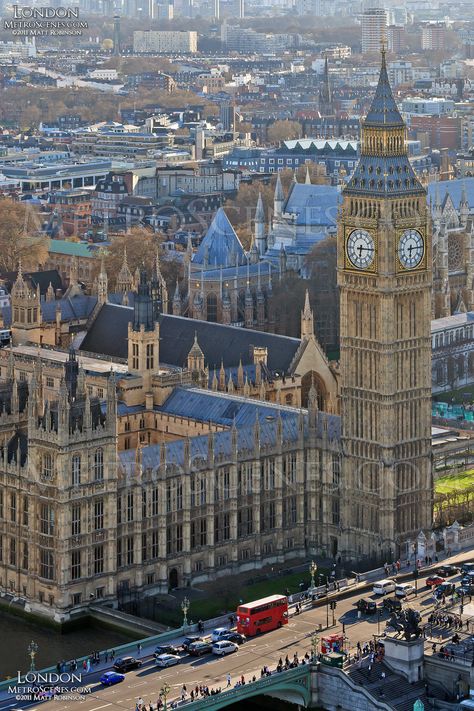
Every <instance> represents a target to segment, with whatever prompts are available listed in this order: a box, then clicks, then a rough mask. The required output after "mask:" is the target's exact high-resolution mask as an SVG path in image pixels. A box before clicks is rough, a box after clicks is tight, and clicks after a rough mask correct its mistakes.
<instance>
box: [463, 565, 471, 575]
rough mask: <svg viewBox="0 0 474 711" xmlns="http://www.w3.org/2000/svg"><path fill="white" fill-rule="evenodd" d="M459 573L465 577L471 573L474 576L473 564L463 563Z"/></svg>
mask: <svg viewBox="0 0 474 711" xmlns="http://www.w3.org/2000/svg"><path fill="white" fill-rule="evenodd" d="M461 573H465V574H466V575H469V574H471V573H472V574H473V575H474V563H463V564H462V565H461Z"/></svg>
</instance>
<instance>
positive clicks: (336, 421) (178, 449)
mask: <svg viewBox="0 0 474 711" xmlns="http://www.w3.org/2000/svg"><path fill="white" fill-rule="evenodd" d="M188 392H193V391H192V390H190V391H188ZM200 395H201V396H204V397H205V396H206V393H205V392H203V391H201V392H200ZM220 397H222V398H223V400H224V401H229V404H232V402H234V403H237V402H238V401H239V400H242V398H238V397H232V396H220ZM216 399H217V398H216ZM268 405H269V403H267V405H266V406H263V408H262V407H261V404H260V403H259V402H258V401H249V402H248V406H249V408H250V409H251V408H252V407H253V413H250V412H249V414H248V420H249V423H248V424H243V425H240V426H237V451H238V452H239V453H240V457H242V456H245V453H246V452H252V451H253V448H254V445H255V428H254V423H255V420H256V416H257V413H259V409H265V408H266V407H267V406H268ZM278 410H280V412H281V415H282V432H283V441H284V442H295V441H297V439H298V430H299V426H298V421H299V412H298V411H297V410H295V409H294V408H278V407H276V406H275V409H274V410H273V411H272V416H273V417H274V419H273V420H271V421H268V420H267V419H265V420H264V421H261V422H260V436H259V441H260V445H261V446H263V447H265V446H273V445H275V444H276V443H277V438H278V434H277V431H278V420H277V417H278ZM285 410H287V414H285ZM183 416H184V413H183ZM303 417H304V425H303V426H304V436H306V435H307V417H306V415H304V416H303ZM259 419H260V418H259ZM250 422H253V424H250ZM324 424H326V425H327V434H328V438H329V440H336V441H337V440H339V438H340V433H341V423H340V417H339V416H338V415H327V414H325V413H319V414H318V422H317V435H318V436H319V437H321V436H322V434H323V429H324ZM213 440H214V442H213V448H214V453H215V455H216V456H219V457H222V459H221V460H220V461H219V463H220V464H225V463H226V462H230V461H232V456H233V453H232V432H231V430H230V429H228V430H225V431H223V432H216V433H214V434H213ZM208 443H209V435H200V436H197V437H191V438H190V439H189V454H190V460H191V466H192V468H193V464H194V468H197V467H199V466H200V462H198V461H197V460H198V459H202V460H204V462H206V461H207V456H208ZM184 445H185V441H184V440H183V439H181V440H173V441H171V442H168V443H167V444H166V445H165V451H166V463H167V464H175V465H177V466H180V467H184V465H185V462H184ZM162 446H163V445H159V444H154V445H150V446H148V447H143V448H142V449H141V450H140V455H141V462H142V466H143V469H148V468H151V469H156V468H157V467H159V465H160V453H161V448H162ZM119 458H120V463H121V465H122V467H123V469H124V470H125V471H126V472H127V473H128V474H130V475H132V476H133V475H134V474H138V471H137V465H136V452H135V450H133V449H128V450H125V451H122V452H120V453H119Z"/></svg>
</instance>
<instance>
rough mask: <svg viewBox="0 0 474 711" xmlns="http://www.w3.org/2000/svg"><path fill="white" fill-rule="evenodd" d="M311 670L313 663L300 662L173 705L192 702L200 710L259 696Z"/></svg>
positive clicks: (180, 705) (307, 673) (196, 709)
mask: <svg viewBox="0 0 474 711" xmlns="http://www.w3.org/2000/svg"><path fill="white" fill-rule="evenodd" d="M310 672H311V664H310V663H309V662H308V663H307V664H299V665H298V666H297V667H295V668H294V669H286V670H283V671H276V670H274V671H272V672H270V673H269V674H268V675H267V676H264V677H263V678H261V679H257V680H256V681H246V682H245V684H241V685H240V686H234V687H233V688H228V689H227V688H225V689H223V690H222V691H219V692H218V693H215V694H211V695H210V696H203V697H199V698H198V699H194V701H192V700H191V699H190V698H189V697H188V698H186V699H184V701H183V700H179V701H177V702H174V703H173V704H172V705H173V707H174V708H181V707H183V706H189V705H190V704H192V709H193V711H200V709H205V708H206V709H207V708H209V706H210V704H212V702H213V701H215V702H216V705H217V704H219V705H221V704H222V703H225V702H226V701H227V702H231V703H234V702H235V701H238V700H239V698H243V697H246V696H250V695H251V696H257V695H258V694H259V693H265V691H268V690H269V689H272V688H275V687H276V686H280V685H281V682H282V681H283V680H284V682H285V683H291V682H292V681H293V682H294V681H297V680H299V679H301V678H302V677H304V676H306V675H309V674H310Z"/></svg>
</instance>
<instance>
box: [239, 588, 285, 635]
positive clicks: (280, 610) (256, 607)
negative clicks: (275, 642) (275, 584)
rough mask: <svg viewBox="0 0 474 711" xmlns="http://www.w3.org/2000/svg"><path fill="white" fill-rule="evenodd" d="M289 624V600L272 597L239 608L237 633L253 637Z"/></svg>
mask: <svg viewBox="0 0 474 711" xmlns="http://www.w3.org/2000/svg"><path fill="white" fill-rule="evenodd" d="M287 624H288V598H287V597H285V595H270V596H269V597H263V598H262V599H261V600H255V601H254V602H248V603H246V604H244V605H240V606H239V607H238V608H237V632H240V634H244V635H245V636H246V637H253V636H254V635H256V634H261V633H262V632H270V630H276V629H277V628H278V627H281V626H282V625H287Z"/></svg>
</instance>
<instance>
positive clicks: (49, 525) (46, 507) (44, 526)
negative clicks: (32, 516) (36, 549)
mask: <svg viewBox="0 0 474 711" xmlns="http://www.w3.org/2000/svg"><path fill="white" fill-rule="evenodd" d="M40 532H41V533H42V534H43V536H52V535H53V534H54V509H53V507H52V505H51V504H41V507H40Z"/></svg>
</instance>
